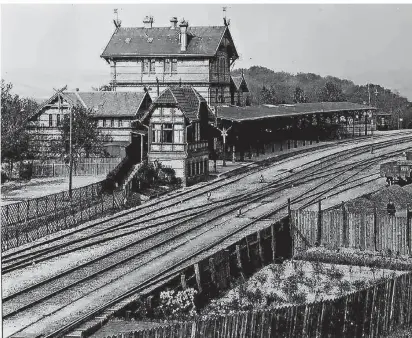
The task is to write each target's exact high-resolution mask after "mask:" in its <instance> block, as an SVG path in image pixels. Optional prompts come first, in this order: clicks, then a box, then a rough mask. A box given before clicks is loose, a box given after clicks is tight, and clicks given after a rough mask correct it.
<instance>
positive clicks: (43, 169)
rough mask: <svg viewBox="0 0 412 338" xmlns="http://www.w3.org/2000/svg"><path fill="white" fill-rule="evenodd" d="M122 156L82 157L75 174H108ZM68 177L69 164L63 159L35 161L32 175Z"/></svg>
mask: <svg viewBox="0 0 412 338" xmlns="http://www.w3.org/2000/svg"><path fill="white" fill-rule="evenodd" d="M121 160H122V159H121V158H117V157H116V158H111V157H108V158H81V159H79V160H78V161H77V162H76V163H75V164H74V165H73V175H74V176H99V175H107V174H108V173H109V172H110V171H112V170H113V169H114V168H115V167H116V166H117V165H118V164H119V163H120V161H121ZM60 176H61V177H67V176H69V166H68V165H67V164H66V163H64V162H62V161H55V160H47V161H44V162H42V163H36V162H35V163H33V176H32V177H60Z"/></svg>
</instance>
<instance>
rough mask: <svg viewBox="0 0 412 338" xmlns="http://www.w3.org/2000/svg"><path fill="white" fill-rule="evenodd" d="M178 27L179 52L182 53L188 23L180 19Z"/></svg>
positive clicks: (185, 42)
mask: <svg viewBox="0 0 412 338" xmlns="http://www.w3.org/2000/svg"><path fill="white" fill-rule="evenodd" d="M179 26H180V50H181V51H182V52H186V47H187V27H188V26H189V23H188V22H187V21H185V19H182V21H181V22H180V25H179Z"/></svg>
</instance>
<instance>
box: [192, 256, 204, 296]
mask: <svg viewBox="0 0 412 338" xmlns="http://www.w3.org/2000/svg"><path fill="white" fill-rule="evenodd" d="M193 267H194V270H195V276H196V284H197V290H198V291H199V293H201V292H202V281H201V279H200V269H199V263H195V264H194V265H193Z"/></svg>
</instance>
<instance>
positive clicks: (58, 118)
mask: <svg viewBox="0 0 412 338" xmlns="http://www.w3.org/2000/svg"><path fill="white" fill-rule="evenodd" d="M56 125H57V126H60V114H57V120H56Z"/></svg>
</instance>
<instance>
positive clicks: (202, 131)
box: [139, 87, 214, 186]
mask: <svg viewBox="0 0 412 338" xmlns="http://www.w3.org/2000/svg"><path fill="white" fill-rule="evenodd" d="M213 120H214V115H213V113H212V111H211V110H210V108H209V106H208V105H207V102H206V100H205V99H204V98H203V97H202V96H201V95H200V94H199V93H198V92H197V91H196V90H195V89H194V88H193V87H168V88H166V89H165V90H164V91H163V92H162V93H160V95H159V96H158V97H157V99H156V100H155V101H154V102H153V104H152V105H151V107H150V108H149V111H148V112H147V113H146V114H145V115H144V116H143V117H142V118H141V119H140V120H139V125H140V127H145V128H146V129H147V131H148V153H147V158H148V161H149V162H151V163H154V162H156V161H157V162H160V163H161V164H162V165H163V166H164V167H169V168H173V169H174V170H175V172H176V177H179V178H181V179H182V183H183V185H184V186H186V185H188V184H192V183H195V182H198V181H201V180H205V179H206V178H207V176H208V173H209V149H208V143H209V142H208V135H209V132H208V130H209V128H210V127H209V122H210V121H213ZM140 127H139V128H140Z"/></svg>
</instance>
